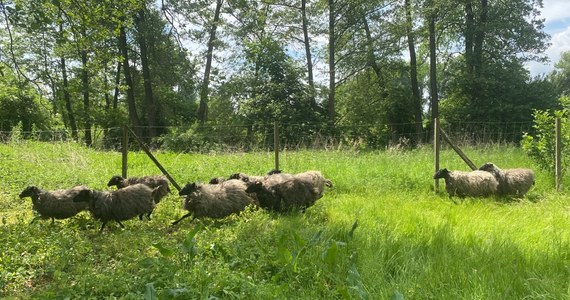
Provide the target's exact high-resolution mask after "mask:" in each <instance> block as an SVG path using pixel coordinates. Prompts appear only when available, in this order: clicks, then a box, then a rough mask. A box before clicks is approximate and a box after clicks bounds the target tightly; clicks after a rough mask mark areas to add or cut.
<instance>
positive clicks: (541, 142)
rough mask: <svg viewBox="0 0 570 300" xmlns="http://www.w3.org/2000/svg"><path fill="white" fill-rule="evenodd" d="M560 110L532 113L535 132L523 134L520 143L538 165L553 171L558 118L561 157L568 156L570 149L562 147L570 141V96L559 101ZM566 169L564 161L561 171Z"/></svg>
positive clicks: (566, 165) (563, 161)
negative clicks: (558, 121)
mask: <svg viewBox="0 0 570 300" xmlns="http://www.w3.org/2000/svg"><path fill="white" fill-rule="evenodd" d="M559 102H560V106H561V108H560V109H557V110H551V111H549V110H536V111H534V113H533V117H534V125H533V129H534V130H535V133H534V135H531V134H529V133H525V134H524V135H523V139H522V141H521V145H522V148H523V150H524V151H525V152H526V153H527V154H528V155H529V156H530V157H532V158H533V159H534V160H535V161H536V162H537V163H538V165H539V166H540V167H541V168H543V169H545V170H549V171H552V170H554V167H555V165H554V155H555V146H556V145H555V143H556V129H555V126H556V119H557V118H560V125H561V143H562V157H563V158H564V157H568V155H570V148H566V147H564V145H566V144H567V143H568V141H570V122H569V121H570V120H569V118H570V109H569V107H570V106H569V105H570V96H565V97H562V98H560V99H559ZM567 168H568V164H567V163H566V162H565V160H564V159H563V160H562V170H563V173H565V170H566V169H567Z"/></svg>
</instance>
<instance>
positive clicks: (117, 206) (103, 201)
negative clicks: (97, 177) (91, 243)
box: [73, 183, 161, 231]
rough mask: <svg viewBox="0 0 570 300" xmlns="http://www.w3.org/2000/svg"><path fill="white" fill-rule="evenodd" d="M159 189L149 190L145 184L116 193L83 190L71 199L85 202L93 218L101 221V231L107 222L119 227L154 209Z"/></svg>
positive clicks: (130, 186) (119, 190) (128, 187)
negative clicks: (116, 224)
mask: <svg viewBox="0 0 570 300" xmlns="http://www.w3.org/2000/svg"><path fill="white" fill-rule="evenodd" d="M160 189H161V187H156V188H154V190H153V189H151V188H150V187H148V186H147V185H145V184H141V183H138V184H133V185H129V186H127V187H125V188H122V189H118V190H116V191H112V192H109V191H96V190H90V189H85V190H82V191H80V192H79V193H78V194H77V196H75V198H74V199H73V201H74V202H80V203H81V202H87V203H88V205H89V211H90V212H91V215H92V216H93V218H95V219H97V220H99V221H101V222H102V223H103V224H101V229H99V231H103V228H105V224H107V222H109V221H111V220H114V221H116V222H117V223H119V225H121V227H123V228H124V227H125V226H123V224H122V223H121V221H124V220H129V219H132V218H134V217H136V216H137V215H138V216H139V218H142V215H143V214H145V213H148V214H149V215H150V213H151V212H152V210H153V209H154V207H155V198H156V197H157V194H159V193H160Z"/></svg>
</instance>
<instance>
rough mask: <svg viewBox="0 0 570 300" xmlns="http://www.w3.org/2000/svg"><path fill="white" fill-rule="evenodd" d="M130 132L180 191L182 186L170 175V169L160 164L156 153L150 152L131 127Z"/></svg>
mask: <svg viewBox="0 0 570 300" xmlns="http://www.w3.org/2000/svg"><path fill="white" fill-rule="evenodd" d="M127 128H128V127H127ZM128 129H129V132H130V133H131V134H132V135H133V137H134V138H135V140H136V141H137V142H138V143H139V145H140V146H141V148H142V149H143V151H144V152H145V153H146V155H147V156H148V157H149V158H150V159H151V160H152V162H154V164H155V165H156V166H157V167H158V168H159V169H160V171H161V172H162V174H164V176H166V178H168V180H169V181H170V183H171V184H172V185H173V186H174V187H175V188H176V190H177V191H180V189H181V188H180V186H179V185H178V183H176V181H175V180H174V178H172V176H170V174H169V173H168V171H166V169H165V168H164V167H163V166H162V165H161V164H160V162H158V160H157V159H156V157H154V155H152V153H151V152H150V150H149V149H148V147H147V146H146V145H145V143H143V141H142V140H141V139H140V138H139V137H138V136H137V135H136V134H135V133H134V132H133V131H132V129H131V128H128Z"/></svg>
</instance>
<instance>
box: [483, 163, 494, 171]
mask: <svg viewBox="0 0 570 300" xmlns="http://www.w3.org/2000/svg"><path fill="white" fill-rule="evenodd" d="M497 169H498V168H497V166H495V165H494V164H493V163H486V164H484V165H482V166H481V167H480V168H479V170H480V171H487V172H492V171H496V170H497Z"/></svg>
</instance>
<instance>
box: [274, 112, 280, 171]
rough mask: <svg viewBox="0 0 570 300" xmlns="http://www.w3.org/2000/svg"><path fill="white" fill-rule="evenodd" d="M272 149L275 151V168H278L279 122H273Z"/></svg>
mask: <svg viewBox="0 0 570 300" xmlns="http://www.w3.org/2000/svg"><path fill="white" fill-rule="evenodd" d="M273 150H274V151H275V170H279V123H277V121H275V122H273Z"/></svg>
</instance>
